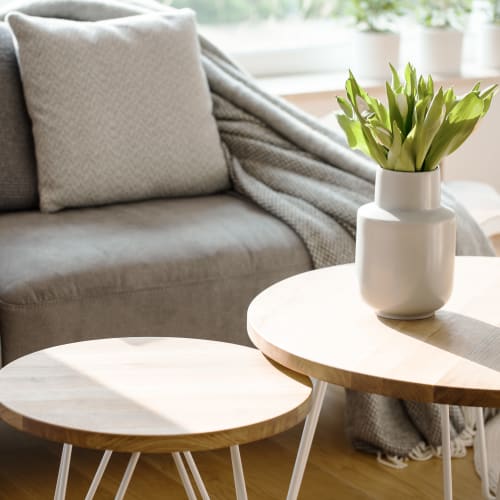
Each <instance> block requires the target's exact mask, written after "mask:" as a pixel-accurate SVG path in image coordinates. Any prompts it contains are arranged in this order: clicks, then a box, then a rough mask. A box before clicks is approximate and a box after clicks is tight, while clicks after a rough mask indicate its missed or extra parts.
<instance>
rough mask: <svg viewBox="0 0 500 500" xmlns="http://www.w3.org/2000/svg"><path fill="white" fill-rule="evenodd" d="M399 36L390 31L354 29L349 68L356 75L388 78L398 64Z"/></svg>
mask: <svg viewBox="0 0 500 500" xmlns="http://www.w3.org/2000/svg"><path fill="white" fill-rule="evenodd" d="M399 47H400V36H399V34H398V33H392V32H383V33H379V32H371V31H356V32H355V33H354V36H353V40H352V54H351V64H350V68H351V70H352V71H353V73H354V74H355V75H356V77H359V78H367V79H373V80H384V81H385V80H389V79H390V77H391V70H390V68H389V63H391V64H392V65H393V66H394V67H395V68H397V67H398V66H399Z"/></svg>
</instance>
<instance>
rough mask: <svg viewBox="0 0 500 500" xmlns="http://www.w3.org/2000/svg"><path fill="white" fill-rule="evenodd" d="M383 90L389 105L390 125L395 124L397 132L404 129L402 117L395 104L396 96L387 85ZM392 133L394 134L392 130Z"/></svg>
mask: <svg viewBox="0 0 500 500" xmlns="http://www.w3.org/2000/svg"><path fill="white" fill-rule="evenodd" d="M385 88H386V91H387V102H388V104H389V119H390V122H391V125H392V124H394V123H396V124H397V126H398V128H399V130H401V129H403V128H404V123H403V117H402V116H401V113H400V112H399V107H398V105H397V102H396V94H395V93H394V90H393V89H392V88H391V86H390V85H389V84H388V83H386V84H385ZM392 132H393V133H394V130H393V131H392Z"/></svg>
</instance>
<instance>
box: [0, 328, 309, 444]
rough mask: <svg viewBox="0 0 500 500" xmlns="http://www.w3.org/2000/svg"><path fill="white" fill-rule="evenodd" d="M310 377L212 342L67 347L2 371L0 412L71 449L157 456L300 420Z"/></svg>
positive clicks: (250, 437)
mask: <svg viewBox="0 0 500 500" xmlns="http://www.w3.org/2000/svg"><path fill="white" fill-rule="evenodd" d="M310 396H311V382H310V380H309V378H307V377H304V376H303V375H298V374H296V373H292V372H290V371H289V370H287V369H286V368H283V367H277V366H275V363H272V362H271V361H269V360H268V359H266V358H265V356H263V355H262V353H260V352H259V351H258V350H257V349H252V348H249V347H243V346H237V345H234V344H228V343H222V342H215V341H209V340H195V339H181V338H153V337H144V338H123V339H105V340H95V341H88V342H79V343H75V344H67V345H63V346H59V347H54V348H50V349H45V350H43V351H39V352H36V353H34V354H30V355H28V356H24V357H23V358H20V359H18V360H16V361H14V362H12V363H10V364H8V365H7V366H5V367H4V368H3V369H2V370H0V402H1V404H0V416H1V417H2V419H3V420H5V421H6V422H7V423H9V424H10V425H12V426H13V427H16V428H17V429H20V430H22V431H25V432H28V433H31V434H34V435H36V436H39V437H42V438H45V439H49V440H54V441H59V442H66V443H70V444H73V445H77V446H82V447H88V448H96V449H112V450H115V451H126V452H134V451H142V452H150V453H164V452H171V451H183V450H192V451H196V450H204V449H215V448H221V447H225V446H230V445H234V444H242V443H245V442H249V441H256V440H258V439H263V438H265V437H269V436H271V435H274V434H277V433H279V432H282V431H284V430H286V429H288V428H290V427H292V426H294V425H296V424H297V423H299V422H300V421H302V420H303V419H304V418H305V416H306V415H307V412H308V411H309V407H310Z"/></svg>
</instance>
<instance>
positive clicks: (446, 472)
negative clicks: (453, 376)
mask: <svg viewBox="0 0 500 500" xmlns="http://www.w3.org/2000/svg"><path fill="white" fill-rule="evenodd" d="M439 410H440V412H441V439H442V459H443V491H444V496H443V497H444V499H445V500H453V485H452V478H451V442H450V407H449V406H448V405H439Z"/></svg>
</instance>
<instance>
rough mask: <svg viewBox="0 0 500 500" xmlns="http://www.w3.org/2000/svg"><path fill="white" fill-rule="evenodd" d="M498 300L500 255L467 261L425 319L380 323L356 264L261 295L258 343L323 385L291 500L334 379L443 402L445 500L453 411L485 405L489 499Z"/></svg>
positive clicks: (252, 320)
mask: <svg viewBox="0 0 500 500" xmlns="http://www.w3.org/2000/svg"><path fill="white" fill-rule="evenodd" d="M499 299H500V259H498V258H495V257H458V258H457V259H456V271H455V285H454V291H453V295H452V297H451V299H450V301H449V302H448V303H447V304H446V305H445V307H444V308H443V309H441V310H440V311H438V312H436V314H435V315H434V316H433V317H431V318H428V319H423V320H418V321H399V320H388V319H382V318H379V317H377V316H376V315H375V313H374V312H373V311H372V310H371V309H370V308H369V307H368V306H367V305H366V304H365V303H364V302H363V300H362V299H361V297H360V294H359V291H358V286H357V281H356V276H355V269H354V266H353V265H344V266H336V267H330V268H325V269H319V270H316V271H310V272H307V273H303V274H300V275H297V276H294V277H292V278H288V279H286V280H284V281H281V282H279V283H277V284H275V285H273V286H271V287H270V288H268V289H267V290H265V291H264V292H262V293H261V294H260V295H258V296H257V297H256V298H255V299H254V300H253V301H252V303H251V305H250V307H249V309H248V322H247V325H248V333H249V336H250V338H251V339H252V341H253V343H254V344H255V345H256V346H257V347H258V348H259V349H260V350H261V351H262V352H263V353H264V354H265V355H266V356H268V357H269V358H271V359H273V360H275V361H276V362H277V363H279V364H281V365H283V366H286V367H287V368H290V369H291V370H294V371H297V372H299V373H304V374H306V375H309V376H311V377H313V378H314V379H315V386H314V393H313V404H312V410H311V413H310V414H309V415H308V417H307V419H306V423H305V426H304V431H303V434H302V440H301V444H300V447H299V452H298V455H297V459H296V462H295V468H294V472H293V474H292V479H291V483H290V488H289V492H288V497H287V498H288V500H295V499H296V498H297V496H298V493H299V489H300V484H301V482H302V477H303V473H304V469H305V466H306V463H307V459H308V456H309V451H310V447H311V443H312V440H313V436H314V432H315V429H316V424H317V421H318V416H319V412H320V409H321V406H322V404H323V398H324V395H325V390H326V387H327V385H328V383H331V384H336V385H340V386H343V387H346V388H350V389H354V390H357V391H363V392H370V393H377V394H382V395H385V396H392V397H395V398H400V399H407V400H413V401H423V402H433V403H439V404H440V405H441V406H440V408H441V424H442V432H443V479H444V498H445V499H446V500H451V498H452V476H451V450H450V430H449V406H448V405H450V404H457V405H466V406H475V407H477V412H476V415H477V422H478V432H479V441H480V444H481V457H482V464H481V469H482V474H481V476H482V478H483V495H484V497H485V498H490V494H489V485H488V480H487V478H488V474H487V464H486V453H485V441H484V422H483V417H482V415H483V412H482V407H484V406H491V407H500V307H499ZM423 367H425V368H423Z"/></svg>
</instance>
